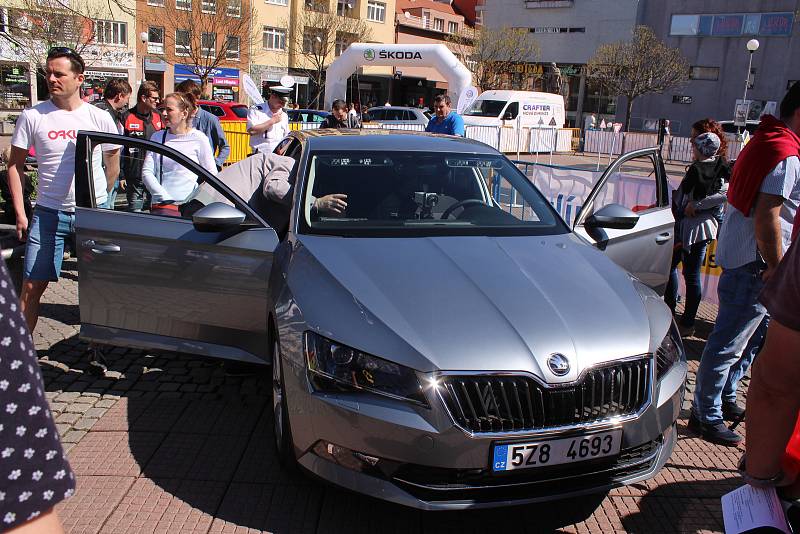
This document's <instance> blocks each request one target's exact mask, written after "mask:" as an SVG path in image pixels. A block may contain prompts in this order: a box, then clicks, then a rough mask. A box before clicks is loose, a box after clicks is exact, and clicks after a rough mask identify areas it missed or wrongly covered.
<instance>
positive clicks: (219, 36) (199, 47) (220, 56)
mask: <svg viewBox="0 0 800 534" xmlns="http://www.w3.org/2000/svg"><path fill="white" fill-rule="evenodd" d="M164 19H166V20H169V21H170V26H172V27H173V28H175V30H174V31H167V32H164V35H163V38H164V47H165V49H167V50H175V60H174V61H173V60H172V59H171V57H172V56H171V54H167V55H165V60H166V61H167V62H168V63H173V64H174V63H176V62H178V61H180V62H181V63H183V64H186V65H188V66H189V67H190V68H191V70H192V73H193V74H194V75H195V76H198V77H199V78H200V85H201V87H203V88H205V87H206V86H207V83H208V78H209V77H210V76H211V75H212V73H213V72H214V70H215V69H217V68H219V67H220V66H221V65H222V64H223V63H225V62H226V61H238V60H239V59H240V57H241V54H242V51H249V50H250V49H251V47H252V45H253V33H252V32H251V30H250V28H251V25H252V24H254V23H255V11H254V9H253V7H252V5H251V4H250V3H249V2H247V1H243V0H170V1H168V2H165V5H164V11H159V12H158V15H151V16H149V17H146V24H147V25H149V26H151V27H159V26H163V25H164Z"/></svg>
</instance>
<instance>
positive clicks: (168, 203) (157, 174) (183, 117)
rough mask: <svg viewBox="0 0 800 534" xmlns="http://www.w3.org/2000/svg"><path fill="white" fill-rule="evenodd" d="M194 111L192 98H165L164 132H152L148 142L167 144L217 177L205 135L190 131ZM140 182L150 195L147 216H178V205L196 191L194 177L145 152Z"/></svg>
mask: <svg viewBox="0 0 800 534" xmlns="http://www.w3.org/2000/svg"><path fill="white" fill-rule="evenodd" d="M196 111H197V103H196V101H195V98H194V96H193V95H191V94H188V93H172V94H169V95H167V97H166V98H164V105H163V116H164V122H165V123H166V126H167V129H165V130H161V131H158V132H155V133H154V134H153V135H152V137H150V140H151V141H154V142H156V143H162V144H164V145H167V146H169V147H171V148H173V149H175V150H176V151H178V152H180V153H181V154H183V155H185V156H187V157H188V158H189V159H191V160H192V161H195V162H197V163H199V164H200V166H202V167H203V168H204V169H206V170H207V171H208V172H210V173H211V174H213V175H216V174H217V165H216V163H215V162H214V154H212V153H211V146H210V145H209V143H208V139H207V138H206V136H205V135H204V134H203V133H202V132H200V131H198V130H195V129H194V128H192V126H191V124H192V117H194V114H195V112H196ZM142 179H143V181H144V185H145V187H147V190H148V191H149V192H150V195H151V196H152V203H151V206H150V213H152V214H154V215H167V216H173V217H180V215H181V213H180V206H181V204H183V202H184V201H186V199H187V198H189V197H190V196H191V195H192V193H194V191H195V189H196V188H197V175H195V174H194V173H193V172H191V171H190V170H189V169H187V168H186V167H184V166H183V165H181V164H180V163H178V162H177V161H173V160H172V159H171V158H168V157H163V156H161V155H160V154H155V153H153V152H148V153H147V156H146V157H145V160H144V167H143V169H142Z"/></svg>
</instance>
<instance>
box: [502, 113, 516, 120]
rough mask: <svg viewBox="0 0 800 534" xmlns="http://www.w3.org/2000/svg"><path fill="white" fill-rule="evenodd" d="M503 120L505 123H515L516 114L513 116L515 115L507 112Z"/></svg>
mask: <svg viewBox="0 0 800 534" xmlns="http://www.w3.org/2000/svg"><path fill="white" fill-rule="evenodd" d="M503 120H504V121H513V120H514V114H513V113H511V112H510V111H506V112H505V113H504V114H503Z"/></svg>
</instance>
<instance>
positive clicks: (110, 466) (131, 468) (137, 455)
mask: <svg viewBox="0 0 800 534" xmlns="http://www.w3.org/2000/svg"><path fill="white" fill-rule="evenodd" d="M163 439H164V435H163V434H158V433H151V432H130V433H127V432H96V431H94V430H93V431H92V432H89V433H88V434H87V435H86V437H85V438H83V439H82V440H81V441H80V443H78V445H77V446H76V447H75V448H74V449H72V451H70V454H69V462H70V465H71V466H72V469H73V471H75V473H76V474H77V475H79V476H82V475H89V476H97V475H105V476H139V474H140V473H141V472H142V466H144V465H147V462H149V461H150V458H151V457H152V456H153V453H154V452H155V451H156V449H157V448H158V446H159V445H160V444H161V442H162V441H163Z"/></svg>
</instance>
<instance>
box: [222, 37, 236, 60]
mask: <svg viewBox="0 0 800 534" xmlns="http://www.w3.org/2000/svg"><path fill="white" fill-rule="evenodd" d="M239 48H240V44H239V38H238V37H234V36H232V35H229V36H228V49H227V50H226V51H225V59H229V60H231V61H239Z"/></svg>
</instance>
